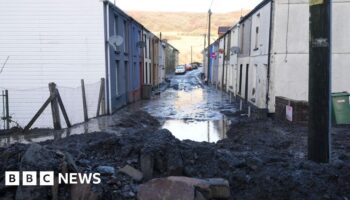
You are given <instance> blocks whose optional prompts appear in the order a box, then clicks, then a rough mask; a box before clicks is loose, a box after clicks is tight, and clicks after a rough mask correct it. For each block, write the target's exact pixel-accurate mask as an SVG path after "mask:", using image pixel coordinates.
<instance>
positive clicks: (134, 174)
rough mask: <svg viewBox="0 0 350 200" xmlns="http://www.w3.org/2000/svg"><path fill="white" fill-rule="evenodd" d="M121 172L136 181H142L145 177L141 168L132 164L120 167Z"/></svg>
mask: <svg viewBox="0 0 350 200" xmlns="http://www.w3.org/2000/svg"><path fill="white" fill-rule="evenodd" d="M119 171H120V172H122V173H124V174H126V175H128V176H130V177H131V178H133V179H134V180H135V181H141V180H142V179H143V174H142V172H140V171H139V170H137V169H135V168H133V167H131V166H130V165H125V166H124V167H123V168H121V169H119Z"/></svg>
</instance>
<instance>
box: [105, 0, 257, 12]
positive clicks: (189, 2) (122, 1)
mask: <svg viewBox="0 0 350 200" xmlns="http://www.w3.org/2000/svg"><path fill="white" fill-rule="evenodd" d="M110 1H111V2H114V1H115V4H116V5H117V6H118V7H119V8H121V9H122V10H126V11H134V10H135V11H164V12H208V9H209V7H210V4H211V2H212V1H213V4H212V7H211V10H212V12H217V13H224V12H231V11H239V10H241V9H252V8H254V7H255V6H256V5H258V4H259V3H260V2H261V1H262V0H110Z"/></svg>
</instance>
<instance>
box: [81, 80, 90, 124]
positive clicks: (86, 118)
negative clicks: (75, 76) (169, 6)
mask: <svg viewBox="0 0 350 200" xmlns="http://www.w3.org/2000/svg"><path fill="white" fill-rule="evenodd" d="M81 93H82V96H83V109H84V121H85V122H87V121H88V120H89V116H88V110H87V105H86V94H85V84H84V79H81Z"/></svg>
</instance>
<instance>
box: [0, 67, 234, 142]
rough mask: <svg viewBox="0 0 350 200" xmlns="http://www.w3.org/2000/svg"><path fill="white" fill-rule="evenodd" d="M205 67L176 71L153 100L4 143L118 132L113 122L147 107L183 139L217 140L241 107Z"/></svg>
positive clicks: (11, 137) (1, 139) (6, 137)
mask: <svg viewBox="0 0 350 200" xmlns="http://www.w3.org/2000/svg"><path fill="white" fill-rule="evenodd" d="M202 70H203V69H202V68H199V69H196V70H192V71H189V72H187V73H185V74H184V75H172V76H170V77H169V79H168V82H167V83H166V84H164V85H162V86H161V87H160V88H158V89H157V90H156V91H154V96H153V97H152V99H151V100H142V101H138V102H136V103H134V104H131V105H127V106H125V107H124V108H122V109H121V110H119V111H117V112H116V113H115V114H114V115H111V116H104V117H100V118H95V119H91V120H89V122H87V123H83V124H78V125H75V126H73V127H72V128H68V129H64V130H63V131H55V130H50V131H48V129H33V130H31V132H30V133H29V134H25V135H23V134H16V133H15V134H10V135H0V146H8V145H10V144H12V143H15V142H21V143H30V142H42V141H45V140H52V139H61V138H64V137H67V136H70V135H76V134H84V133H91V132H96V131H105V132H109V133H117V132H118V130H115V129H114V128H112V126H113V125H114V124H115V123H116V122H117V121H118V120H120V116H123V115H124V114H127V113H130V112H134V111H138V110H143V111H145V112H148V113H149V114H151V115H152V116H154V117H155V118H157V119H158V120H159V121H160V122H161V128H165V129H168V130H170V131H171V132H172V133H173V135H174V136H175V137H176V138H178V139H180V140H185V139H189V140H193V141H199V142H201V141H207V142H217V141H218V140H220V139H223V138H225V137H226V132H227V130H228V127H229V125H230V123H231V121H232V120H233V119H232V118H230V117H227V116H226V115H224V114H223V113H234V112H236V110H237V108H236V105H235V104H234V103H233V102H230V97H229V96H228V95H227V94H226V93H224V92H222V91H219V90H217V89H216V88H215V87H213V86H206V85H204V84H203V83H202V80H201V79H200V76H201V73H202Z"/></svg>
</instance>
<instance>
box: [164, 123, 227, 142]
mask: <svg viewBox="0 0 350 200" xmlns="http://www.w3.org/2000/svg"><path fill="white" fill-rule="evenodd" d="M229 125H230V121H228V120H213V121H186V120H166V121H165V123H164V124H163V126H162V128H165V129H168V130H169V131H170V132H171V133H172V134H173V135H174V136H175V137H176V138H178V139H180V140H193V141H197V142H217V141H218V140H222V139H224V138H226V132H227V130H228V128H229Z"/></svg>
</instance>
